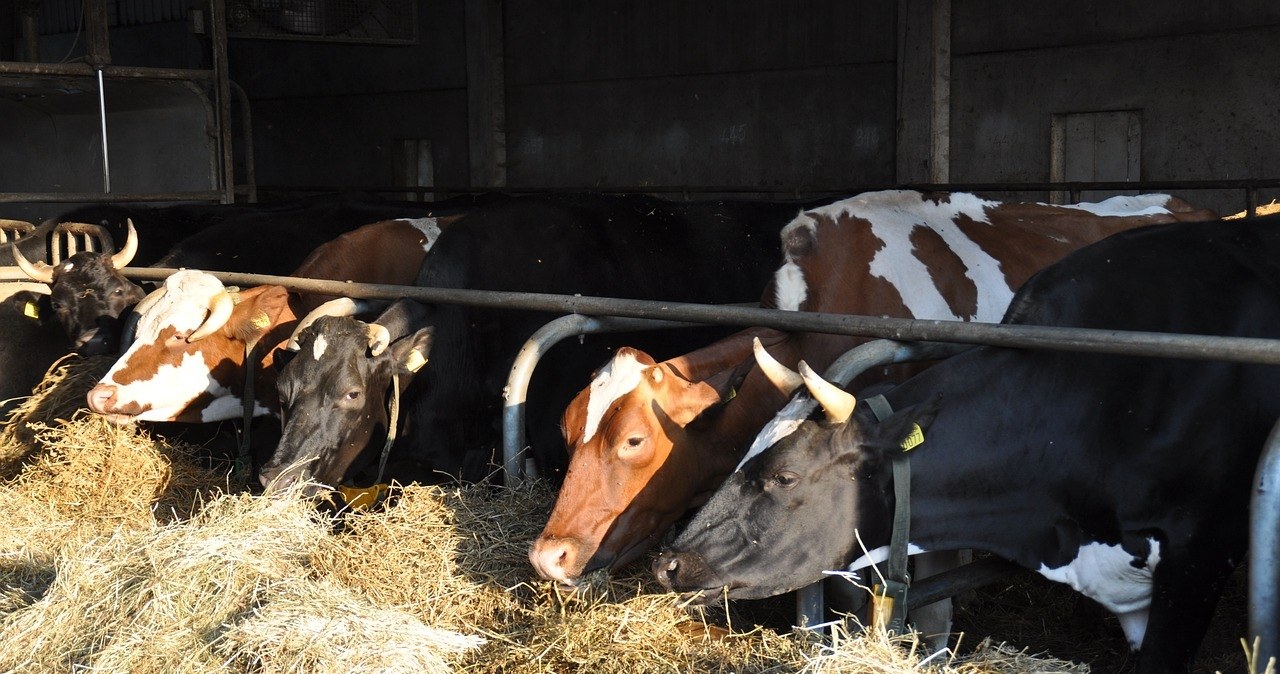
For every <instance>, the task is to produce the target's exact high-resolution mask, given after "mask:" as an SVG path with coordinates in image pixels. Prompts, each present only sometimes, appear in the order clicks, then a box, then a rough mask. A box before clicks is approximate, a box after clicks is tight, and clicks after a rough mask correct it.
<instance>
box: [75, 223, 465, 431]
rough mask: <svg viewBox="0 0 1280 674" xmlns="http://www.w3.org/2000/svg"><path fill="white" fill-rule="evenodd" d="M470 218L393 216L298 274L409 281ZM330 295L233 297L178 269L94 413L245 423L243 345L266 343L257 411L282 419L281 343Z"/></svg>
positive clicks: (143, 306) (98, 390)
mask: <svg viewBox="0 0 1280 674" xmlns="http://www.w3.org/2000/svg"><path fill="white" fill-rule="evenodd" d="M459 217H462V216H450V217H448V218H422V219H417V220H386V221H382V222H375V223H373V224H369V225H365V226H363V227H361V228H359V229H356V230H354V231H352V232H349V233H347V234H344V235H342V236H340V237H338V238H337V239H334V240H332V241H330V242H328V243H326V244H323V245H322V246H320V247H319V248H317V249H316V250H315V251H314V252H313V253H312V254H311V256H309V257H308V258H307V260H306V261H305V262H303V264H302V266H300V267H299V268H298V269H297V271H295V272H294V274H293V275H294V276H297V277H303V278H319V279H329V280H349V281H359V282H366V283H389V284H397V285H410V284H412V283H413V281H414V279H415V278H416V277H417V274H418V269H419V267H420V266H421V265H422V258H423V257H424V256H425V255H426V251H427V250H428V249H429V248H430V247H431V245H432V244H434V243H435V240H436V237H437V236H438V235H439V232H440V227H441V226H445V225H447V224H448V223H449V222H452V221H454V220H456V219H457V218H459ZM328 299H331V297H330V296H325V295H316V294H307V295H298V294H297V293H289V292H287V291H286V290H285V289H284V288H283V287H281V286H259V287H257V288H250V289H248V290H243V291H239V292H234V291H228V289H227V288H225V287H223V285H222V283H220V282H219V281H218V280H217V279H215V278H213V277H212V276H210V275H209V274H207V273H204V272H200V271H190V270H186V271H180V272H178V273H175V274H174V275H172V276H170V277H169V278H168V279H166V280H165V283H164V287H163V288H162V291H156V293H155V294H153V295H152V296H149V297H148V298H147V299H145V300H143V301H142V302H141V303H139V305H138V308H137V309H136V311H137V313H138V314H140V316H139V319H138V332H137V337H136V339H135V341H134V342H133V344H131V345H130V347H129V348H128V350H127V351H125V353H124V354H123V355H122V356H121V357H120V359H119V360H118V361H117V362H116V364H115V365H114V366H112V368H111V369H110V370H109V371H108V372H107V374H106V375H104V376H103V378H102V380H101V381H100V382H99V383H98V385H97V386H95V387H93V389H92V390H90V391H89V395H88V404H89V409H91V410H93V411H94V412H97V413H99V414H103V415H106V416H107V418H108V419H110V420H112V421H113V422H116V423H127V422H130V421H185V422H193V423H201V422H208V421H221V420H224V419H236V418H240V415H241V413H242V404H241V394H242V390H243V388H244V380H245V373H246V371H245V347H246V345H247V344H248V343H249V342H250V340H252V341H253V342H254V343H255V344H258V345H259V346H258V348H257V350H256V353H257V354H258V358H257V360H256V362H255V365H256V367H257V368H258V370H257V371H258V374H257V375H256V376H255V380H254V384H255V386H254V389H255V392H254V415H263V414H275V413H276V411H277V409H278V407H279V398H278V396H277V395H276V390H275V368H273V367H271V365H272V363H273V360H272V358H273V353H274V351H275V347H277V346H279V345H281V344H283V343H284V342H285V341H286V340H287V339H288V337H289V335H290V334H291V333H292V332H293V329H294V328H295V327H296V324H297V321H298V318H299V317H301V316H304V315H306V313H307V312H309V311H310V310H311V309H314V308H315V307H317V306H319V305H320V304H322V303H323V302H325V301H326V300H328Z"/></svg>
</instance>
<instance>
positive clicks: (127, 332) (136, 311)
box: [120, 286, 165, 353]
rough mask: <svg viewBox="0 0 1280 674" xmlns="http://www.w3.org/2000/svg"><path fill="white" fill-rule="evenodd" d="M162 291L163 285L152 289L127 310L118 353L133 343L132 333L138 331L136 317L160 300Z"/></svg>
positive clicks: (139, 316) (138, 317)
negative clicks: (130, 309) (127, 314)
mask: <svg viewBox="0 0 1280 674" xmlns="http://www.w3.org/2000/svg"><path fill="white" fill-rule="evenodd" d="M164 291H165V287H164V286H160V287H159V288H156V289H155V290H152V291H151V292H150V293H148V294H147V296H146V297H144V298H142V301H140V302H138V303H137V304H135V305H134V307H133V311H130V312H129V317H128V318H126V319H124V329H123V330H122V331H121V332H120V353H124V352H125V351H126V350H127V349H128V348H129V345H131V344H133V337H134V333H135V332H137V331H138V319H140V318H142V315H143V314H145V313H147V311H148V310H150V309H151V307H153V306H155V303H156V302H159V301H160V297H161V296H162V295H164Z"/></svg>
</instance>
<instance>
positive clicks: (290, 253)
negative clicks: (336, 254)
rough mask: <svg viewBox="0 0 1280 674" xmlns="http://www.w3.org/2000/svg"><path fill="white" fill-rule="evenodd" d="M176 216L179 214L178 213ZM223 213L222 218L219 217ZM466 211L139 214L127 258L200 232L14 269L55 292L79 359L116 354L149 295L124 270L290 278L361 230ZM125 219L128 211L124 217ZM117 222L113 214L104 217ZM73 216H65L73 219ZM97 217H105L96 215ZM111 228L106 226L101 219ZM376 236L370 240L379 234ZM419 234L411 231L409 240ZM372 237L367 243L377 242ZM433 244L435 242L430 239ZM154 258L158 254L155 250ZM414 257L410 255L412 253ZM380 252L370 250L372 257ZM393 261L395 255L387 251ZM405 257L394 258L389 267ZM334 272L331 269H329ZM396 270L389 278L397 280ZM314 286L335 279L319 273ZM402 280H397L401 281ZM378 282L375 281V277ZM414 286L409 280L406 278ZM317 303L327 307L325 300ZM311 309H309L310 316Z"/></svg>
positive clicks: (326, 206)
mask: <svg viewBox="0 0 1280 674" xmlns="http://www.w3.org/2000/svg"><path fill="white" fill-rule="evenodd" d="M175 208H176V207H175ZM223 209H225V211H226V212H225V213H223V212H222V210H223ZM464 209H465V206H458V205H453V204H443V203H442V204H423V203H396V202H376V201H369V202H361V201H352V200H334V199H322V200H310V199H308V200H299V201H291V202H284V203H280V204H271V205H264V206H257V207H250V206H237V205H227V206H204V207H201V208H199V209H197V208H196V207H185V208H184V209H183V210H180V211H175V212H172V213H171V212H169V211H170V210H171V209H151V210H150V211H146V210H143V211H141V212H142V213H143V214H145V215H146V216H147V217H148V218H149V221H148V227H149V228H150V229H149V230H147V231H145V232H144V235H143V236H139V235H138V232H137V229H136V228H135V226H134V223H133V220H132V219H131V218H130V219H128V220H127V221H126V222H127V225H126V226H127V234H126V236H125V241H126V243H125V245H124V247H123V250H122V251H121V253H123V251H124V250H130V251H134V252H135V253H138V252H139V251H141V250H142V247H143V246H144V245H145V243H144V242H145V241H147V240H148V239H150V238H153V236H154V237H155V238H160V239H162V240H169V239H170V238H171V237H170V236H159V232H156V234H154V235H153V234H151V233H150V232H153V231H155V230H156V229H162V228H161V227H160V225H161V223H164V222H165V221H166V218H171V219H172V221H173V222H174V223H176V225H180V226H181V227H183V228H186V229H191V228H194V227H196V226H199V227H201V229H199V230H198V231H195V232H194V233H193V234H191V235H190V236H188V237H186V238H183V239H181V240H180V241H177V242H176V243H174V244H173V245H172V246H170V247H169V249H168V250H167V252H165V253H164V254H163V255H160V256H156V255H154V254H153V255H150V256H139V257H136V258H135V257H132V256H127V255H123V254H117V255H109V254H107V253H93V252H83V253H77V254H76V255H73V256H71V257H70V258H68V259H67V260H66V261H64V262H62V263H60V264H58V265H53V266H51V265H48V264H45V263H43V262H40V261H37V262H34V263H28V262H27V261H26V259H25V255H24V252H23V251H20V250H19V249H18V247H16V246H15V247H14V249H13V255H14V257H15V259H16V260H17V263H18V265H19V266H20V267H22V268H23V269H24V270H25V271H26V272H27V274H28V276H30V277H31V278H32V279H33V280H36V281H39V282H42V283H46V284H48V285H49V287H50V297H51V301H52V304H53V306H52V309H53V310H54V311H55V312H56V313H57V314H58V315H59V317H60V318H61V320H62V321H63V324H64V326H65V327H66V330H67V335H68V337H70V338H71V339H73V340H74V342H75V345H76V348H77V350H78V351H79V352H80V353H81V354H85V355H93V354H105V353H116V352H117V350H118V344H119V335H120V330H121V327H122V323H123V321H122V319H121V316H122V315H123V314H124V310H126V309H128V308H129V307H131V306H133V305H134V304H136V303H137V301H138V300H140V299H141V298H142V295H143V294H144V292H143V290H142V288H141V286H139V285H137V284H135V283H133V282H132V281H129V280H128V279H126V278H125V277H124V276H123V275H122V274H121V273H120V271H119V270H120V269H121V268H122V267H123V266H124V264H125V263H130V260H131V259H132V260H133V262H132V263H134V264H138V263H141V264H146V265H150V266H153V267H165V268H182V267H185V268H195V269H205V270H209V271H232V272H247V273H257V274H272V275H286V274H289V273H292V272H294V271H295V270H296V269H298V268H299V267H300V265H302V264H303V263H305V262H307V261H308V260H307V258H308V256H313V255H314V254H315V249H316V248H317V247H318V246H320V245H321V244H323V243H325V242H327V241H329V240H331V239H333V238H334V237H337V236H340V235H342V234H347V233H351V232H352V231H353V230H355V229H356V228H358V227H361V226H363V225H366V224H369V223H372V222H375V221H381V220H383V219H385V218H404V219H406V220H413V221H415V222H419V223H420V224H421V226H424V227H434V226H435V225H434V224H432V223H433V222H434V220H432V217H433V216H434V215H447V216H449V217H453V216H452V215H450V214H452V213H455V212H461V211H462V210H464ZM96 212H97V211H88V212H86V211H84V210H83V209H80V210H77V211H73V212H72V214H71V215H77V216H92V215H94V213H96ZM123 212H124V213H128V212H129V211H123ZM107 213H108V215H115V214H116V211H114V210H111V211H107ZM71 215H68V216H64V217H70V216H71ZM98 215H99V216H101V215H102V214H101V213H99V214H98ZM100 219H102V220H103V221H110V220H109V218H105V217H102V218H100ZM376 233H377V232H373V234H376ZM416 235H417V232H413V231H412V230H411V231H410V233H409V234H407V235H406V236H409V237H410V238H412V237H413V236H416ZM366 236H367V237H369V240H376V238H373V237H371V236H370V235H366ZM433 240H434V238H433ZM361 244H364V245H368V242H367V241H364V242H361V241H351V242H349V243H348V244H344V245H352V246H354V245H361ZM152 250H154V247H153V248H152ZM408 250H410V251H411V250H412V248H410V249H408ZM377 252H378V251H375V250H372V249H371V250H370V253H369V254H371V255H372V254H375V253H377ZM382 252H383V253H389V252H390V251H382ZM403 257H404V256H403V255H398V254H392V255H390V256H389V257H388V258H387V259H388V260H389V261H395V260H400V259H402V258H403ZM329 264H333V262H332V261H331V262H330V263H329ZM398 271H399V270H395V271H394V272H388V274H393V273H398ZM319 273H321V275H320V276H317V278H331V277H330V276H326V275H324V274H325V273H327V272H323V271H320V272H319ZM396 277H397V278H400V276H399V275H397V276H396ZM375 278H376V277H375ZM409 278H412V274H410V275H409ZM320 301H323V299H321V300H320ZM310 308H312V307H310V306H308V307H307V308H306V310H309V309H310Z"/></svg>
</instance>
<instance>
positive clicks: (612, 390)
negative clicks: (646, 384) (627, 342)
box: [582, 353, 648, 442]
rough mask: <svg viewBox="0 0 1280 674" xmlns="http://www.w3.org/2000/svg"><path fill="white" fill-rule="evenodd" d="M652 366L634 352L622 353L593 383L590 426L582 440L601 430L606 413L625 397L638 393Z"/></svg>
mask: <svg viewBox="0 0 1280 674" xmlns="http://www.w3.org/2000/svg"><path fill="white" fill-rule="evenodd" d="M647 367H648V366H647V365H645V364H644V363H641V362H640V361H639V360H638V359H636V357H635V354H632V353H618V354H615V355H614V357H613V358H611V359H610V360H609V362H608V363H606V364H605V366H604V367H603V368H601V369H600V372H599V373H598V374H597V375H596V377H595V379H593V380H591V386H590V387H589V393H588V394H587V423H586V426H585V428H584V429H583V433H582V441H583V442H589V441H590V440H591V438H593V437H595V434H596V433H597V432H598V431H599V430H600V422H601V421H602V420H603V419H604V415H605V412H607V411H608V410H609V407H610V406H612V405H613V403H614V402H616V401H617V400H618V399H619V398H621V397H622V396H624V395H626V394H628V393H630V392H632V391H634V390H635V389H636V387H637V386H639V385H640V379H641V378H642V377H643V376H644V371H645V369H646V368H647Z"/></svg>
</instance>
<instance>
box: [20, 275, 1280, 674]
mask: <svg viewBox="0 0 1280 674" xmlns="http://www.w3.org/2000/svg"><path fill="white" fill-rule="evenodd" d="M175 271H177V270H175V269H161V268H149V267H148V268H134V267H130V268H126V269H124V270H122V272H123V273H124V275H125V276H127V277H129V278H132V279H136V280H142V281H163V280H164V279H165V278H167V277H168V276H169V275H170V274H172V273H173V272H175ZM210 273H211V274H212V275H213V276H214V277H216V278H218V279H219V280H220V281H222V282H223V283H226V284H231V285H240V286H253V285H263V284H271V285H280V286H284V287H286V288H289V289H292V290H297V291H303V292H315V293H323V294H330V295H343V296H348V297H353V298H361V299H382V300H393V299H399V298H408V299H412V300H416V301H419V302H426V303H441V304H459V305H466V306H475V307H487V308H496V309H522V310H526V311H527V310H533V311H544V312H548V313H552V314H559V315H567V316H565V317H564V318H561V319H559V321H558V322H553V321H550V319H549V325H548V326H547V327H544V328H543V329H542V330H540V331H539V332H538V333H537V334H536V335H535V336H534V337H531V338H530V340H529V342H527V343H526V345H525V347H524V349H522V351H521V353H520V355H519V356H517V358H516V362H515V363H514V365H513V367H512V374H511V378H510V379H509V380H508V385H507V394H508V398H509V401H508V404H509V407H516V408H522V407H523V405H524V394H525V392H526V391H527V387H528V378H529V377H530V376H532V373H533V370H534V367H535V366H536V364H537V360H538V358H540V357H541V355H542V354H543V353H545V352H546V351H547V350H548V349H550V347H551V346H552V345H553V344H554V343H556V342H558V341H560V340H563V339H567V338H570V337H575V336H578V335H585V334H593V333H597V332H610V331H619V330H637V329H644V328H672V327H688V325H689V324H716V325H727V326H737V327H765V328H774V329H778V330H788V331H806V332H822V333H829V334H842V335H853V336H859V337H873V338H879V339H885V340H894V341H896V342H948V343H953V344H966V345H976V344H986V345H992V346H1004V347H1017V348H1040V349H1056V350H1066V351H1079V352H1088V353H1109V354H1120V355H1132V356H1147V357H1162V358H1185V359H1198V360H1222V361H1230V362H1239V363H1258V364H1265V365H1280V339H1262V338H1253V337H1210V336H1204V335H1185V334H1170V333H1156V332H1136V331H1124V330H1101V329H1095V328H1062V327H1044V326H1033V325H1006V324H991V323H964V322H959V321H941V320H912V319H900V318H883V317H874V316H857V315H846V314H828V313H808V312H795V311H780V310H776V309H764V308H760V307H752V306H742V305H706V304H691V303H679V302H661V301H652V300H631V299H616V298H607V297H587V296H580V295H555V294H548V293H518V292H502V291H484V290H468V289H456V288H428V287H418V286H396V285H386V284H367V283H351V282H344V281H328V280H319V279H304V278H294V277H289V276H268V275H262V274H242V273H228V272H210ZM26 279H27V277H26V275H25V274H23V273H22V271H21V270H20V269H18V268H16V267H0V281H4V280H26ZM623 319H626V320H623ZM636 319H642V320H636ZM862 348H863V351H860V352H858V354H856V355H854V356H849V360H848V361H847V362H846V359H845V358H842V359H841V360H840V361H837V363H836V364H833V366H832V369H831V370H828V373H829V374H833V375H835V376H837V377H838V376H839V375H840V373H839V372H838V371H837V372H832V370H837V368H849V369H850V371H851V372H852V373H851V374H849V377H850V379H851V378H852V376H854V375H856V373H857V372H858V371H861V370H862V369H866V368H869V367H875V366H877V365H879V364H884V362H897V360H899V359H901V360H911V359H918V358H920V357H923V356H921V355H920V354H922V353H925V352H926V351H925V349H926V348H930V349H931V348H933V347H924V346H919V345H906V344H892V343H889V344H887V345H885V346H876V347H874V349H870V350H869V349H868V345H864V346H863V347H862ZM869 353H870V354H871V355H870V356H869V355H868V354H869ZM931 357H932V356H931ZM884 359H888V360H887V361H886V360H884ZM859 368H860V369H859ZM853 370H856V371H853ZM522 414H523V410H522V409H519V410H510V409H508V410H504V416H503V418H504V425H505V424H509V423H510V424H514V423H520V422H522V421H523V417H522V416H521V415H522ZM520 425H521V426H523V423H520ZM522 432H523V429H520V433H522ZM521 437H523V436H520V435H518V433H517V432H516V431H515V430H514V429H509V428H504V443H505V444H504V463H505V466H506V468H507V469H508V470H509V471H510V473H509V475H510V477H511V478H512V479H513V480H519V479H522V477H523V466H522V464H521V462H520V461H519V460H518V454H519V452H520V450H522V449H523V447H522V446H520V444H519V443H521V442H522V441H521V440H519V439H518V438H521ZM1278 482H1280V424H1278V425H1277V427H1276V429H1274V430H1273V431H1272V433H1271V436H1270V438H1269V440H1268V442H1267V447H1266V448H1265V450H1264V452H1263V455H1262V457H1261V459H1260V460H1259V463H1258V471H1257V473H1256V478H1255V481H1254V491H1253V494H1252V504H1251V505H1252V507H1251V527H1252V529H1251V536H1250V550H1249V556H1250V571H1249V596H1250V599H1251V600H1250V605H1249V633H1250V637H1251V638H1255V639H1257V640H1258V643H1259V651H1258V652H1259V655H1260V656H1261V660H1260V662H1264V663H1265V662H1267V660H1268V658H1270V657H1274V656H1276V655H1277V654H1280V632H1278V631H1277V613H1278V612H1280V590H1278V589H1277V588H1280V578H1278V577H1277V576H1278V574H1280V488H1277V483H1278ZM939 582H941V581H939ZM948 582H951V581H950V580H948ZM947 591H950V590H949V589H936V588H935V589H930V590H928V591H927V595H928V596H930V597H936V598H941V597H943V596H946V594H942V593H944V592H947ZM924 594H926V591H924V590H921V591H918V596H919V595H924ZM924 598H925V597H924V596H919V598H918V599H917V600H915V601H913V604H914V603H919V602H921V601H923V599H924ZM808 605H809V606H812V605H813V602H812V598H809V601H808ZM810 615H812V613H810Z"/></svg>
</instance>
